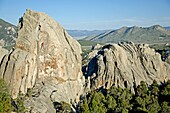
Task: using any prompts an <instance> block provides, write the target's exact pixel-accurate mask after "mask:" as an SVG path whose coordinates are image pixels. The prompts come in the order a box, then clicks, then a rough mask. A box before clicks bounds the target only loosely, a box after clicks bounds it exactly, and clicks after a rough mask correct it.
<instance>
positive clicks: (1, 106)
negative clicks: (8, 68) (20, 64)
mask: <svg viewBox="0 0 170 113" xmlns="http://www.w3.org/2000/svg"><path fill="white" fill-rule="evenodd" d="M11 103H12V99H11V96H10V94H9V92H8V87H7V84H6V82H5V81H4V80H3V79H2V78H0V112H10V111H12V110H13V107H12V105H11Z"/></svg>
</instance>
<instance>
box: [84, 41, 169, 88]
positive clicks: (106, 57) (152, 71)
mask: <svg viewBox="0 0 170 113" xmlns="http://www.w3.org/2000/svg"><path fill="white" fill-rule="evenodd" d="M169 73H170V65H169V64H168V63H166V62H163V61H162V60H161V56H160V54H158V53H156V52H155V50H153V49H151V48H149V46H148V45H147V44H138V45H135V44H133V43H131V42H129V43H120V44H113V45H106V46H104V47H103V48H102V49H101V50H100V51H99V52H98V54H97V55H96V56H95V57H94V58H93V59H92V60H91V61H90V62H89V64H88V70H87V76H89V77H90V85H89V87H91V89H97V88H101V87H105V88H109V87H110V86H112V85H115V86H119V87H122V88H124V87H129V88H131V89H132V91H133V88H134V87H133V86H134V85H135V84H136V85H139V83H140V81H145V82H147V83H148V84H151V83H152V82H153V80H154V79H155V80H157V81H158V82H160V81H164V80H167V79H170V74H169Z"/></svg>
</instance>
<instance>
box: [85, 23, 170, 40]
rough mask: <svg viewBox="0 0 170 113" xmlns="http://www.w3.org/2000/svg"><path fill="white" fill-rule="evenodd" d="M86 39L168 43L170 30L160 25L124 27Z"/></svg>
mask: <svg viewBox="0 0 170 113" xmlns="http://www.w3.org/2000/svg"><path fill="white" fill-rule="evenodd" d="M85 40H90V41H95V42H100V43H109V42H115V43H117V42H119V41H133V42H136V43H167V42H170V31H169V30H167V29H165V28H164V27H162V26H160V25H154V26H151V27H146V28H143V27H137V26H133V27H122V28H120V29H118V30H111V31H107V32H105V33H102V34H100V35H96V36H90V37H86V38H85Z"/></svg>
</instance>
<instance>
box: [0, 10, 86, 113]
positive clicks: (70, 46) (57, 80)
mask: <svg viewBox="0 0 170 113" xmlns="http://www.w3.org/2000/svg"><path fill="white" fill-rule="evenodd" d="M0 51H3V53H4V54H3V55H2V56H1V57H0V63H1V64H0V75H1V77H2V78H4V79H5V81H6V82H7V84H8V87H9V91H10V93H11V95H12V98H13V99H15V98H17V96H18V95H19V94H24V95H25V94H27V91H28V90H31V92H32V94H31V97H27V98H26V99H25V100H24V101H25V106H26V107H27V109H28V112H41V113H45V112H49V113H52V112H55V109H54V106H53V102H60V101H65V102H68V103H74V104H76V102H78V101H79V96H80V95H81V94H82V93H83V84H84V78H83V76H82V72H81V65H82V61H81V55H80V54H81V47H80V45H79V43H78V42H77V41H76V40H74V39H73V38H72V37H71V36H69V35H68V33H67V32H66V31H65V29H63V28H62V27H61V26H60V25H59V24H58V23H57V22H56V21H55V20H53V19H52V18H51V17H49V16H48V15H47V14H45V13H41V12H35V11H32V10H27V11H26V13H24V15H23V17H22V18H20V21H19V24H18V38H17V40H16V45H15V48H13V49H12V50H11V51H10V52H6V51H5V50H4V49H2V48H0Z"/></svg>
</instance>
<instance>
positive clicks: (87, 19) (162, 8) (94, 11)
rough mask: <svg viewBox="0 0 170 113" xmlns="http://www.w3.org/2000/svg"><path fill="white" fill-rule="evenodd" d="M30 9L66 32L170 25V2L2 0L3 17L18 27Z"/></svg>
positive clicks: (147, 0)
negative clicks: (38, 12) (71, 30)
mask: <svg viewBox="0 0 170 113" xmlns="http://www.w3.org/2000/svg"><path fill="white" fill-rule="evenodd" d="M26 9H32V10H35V11H40V12H45V13H47V14H48V15H49V16H51V17H53V18H54V19H55V20H56V21H57V22H59V23H60V24H61V25H62V26H63V27H64V28H66V29H82V30H85V29H86V30H95V29H117V28H120V27H122V26H143V27H145V26H151V25H154V24H159V25H162V26H170V0H0V18H2V19H4V20H6V21H8V22H11V23H13V24H15V25H17V23H18V18H19V17H21V16H22V15H23V13H24V12H25V11H26Z"/></svg>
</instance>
